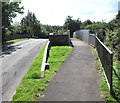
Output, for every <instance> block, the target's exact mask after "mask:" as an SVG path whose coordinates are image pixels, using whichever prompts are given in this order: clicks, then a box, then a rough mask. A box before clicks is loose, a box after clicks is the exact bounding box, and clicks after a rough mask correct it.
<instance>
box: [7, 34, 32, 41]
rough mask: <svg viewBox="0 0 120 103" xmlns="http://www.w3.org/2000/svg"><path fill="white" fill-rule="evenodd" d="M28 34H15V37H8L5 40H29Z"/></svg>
mask: <svg viewBox="0 0 120 103" xmlns="http://www.w3.org/2000/svg"><path fill="white" fill-rule="evenodd" d="M30 37H31V35H30V34H16V35H9V36H6V40H13V39H22V38H30Z"/></svg>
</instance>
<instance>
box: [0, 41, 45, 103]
mask: <svg viewBox="0 0 120 103" xmlns="http://www.w3.org/2000/svg"><path fill="white" fill-rule="evenodd" d="M46 41H47V39H28V40H23V41H19V42H16V43H13V44H11V45H8V46H6V47H3V52H2V55H1V57H0V62H2V101H10V100H11V97H12V95H13V94H14V92H15V89H16V87H17V86H18V85H19V83H20V81H21V79H22V77H23V76H24V75H25V74H26V72H27V71H28V70H29V68H30V65H31V63H32V62H33V60H34V59H35V57H36V56H37V55H38V53H39V52H40V50H41V48H42V46H43V45H44V44H45V43H46ZM0 79H1V78H0Z"/></svg>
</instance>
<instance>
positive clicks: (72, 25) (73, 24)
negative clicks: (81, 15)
mask: <svg viewBox="0 0 120 103" xmlns="http://www.w3.org/2000/svg"><path fill="white" fill-rule="evenodd" d="M80 23H81V21H79V19H77V20H74V19H72V16H67V18H66V20H65V23H64V28H65V29H66V30H70V35H73V32H75V31H76V30H79V29H80Z"/></svg>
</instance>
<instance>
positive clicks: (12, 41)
mask: <svg viewBox="0 0 120 103" xmlns="http://www.w3.org/2000/svg"><path fill="white" fill-rule="evenodd" d="M26 39H30V38H23V39H14V40H9V41H6V42H5V43H4V44H8V43H14V42H18V41H21V40H26Z"/></svg>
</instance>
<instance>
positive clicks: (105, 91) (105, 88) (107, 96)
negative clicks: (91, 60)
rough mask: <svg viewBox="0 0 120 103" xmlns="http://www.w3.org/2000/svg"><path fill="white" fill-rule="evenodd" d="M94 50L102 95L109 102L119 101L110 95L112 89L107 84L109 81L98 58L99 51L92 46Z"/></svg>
mask: <svg viewBox="0 0 120 103" xmlns="http://www.w3.org/2000/svg"><path fill="white" fill-rule="evenodd" d="M92 51H93V53H94V54H95V56H96V67H97V69H98V74H99V86H100V89H101V95H102V96H103V99H104V100H105V101H106V102H107V103H109V102H116V103H117V101H116V100H115V99H114V98H113V96H112V95H110V91H109V88H108V85H107V82H106V79H105V76H104V72H103V68H102V66H101V63H100V60H99V58H98V54H97V51H96V49H94V48H92Z"/></svg>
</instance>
